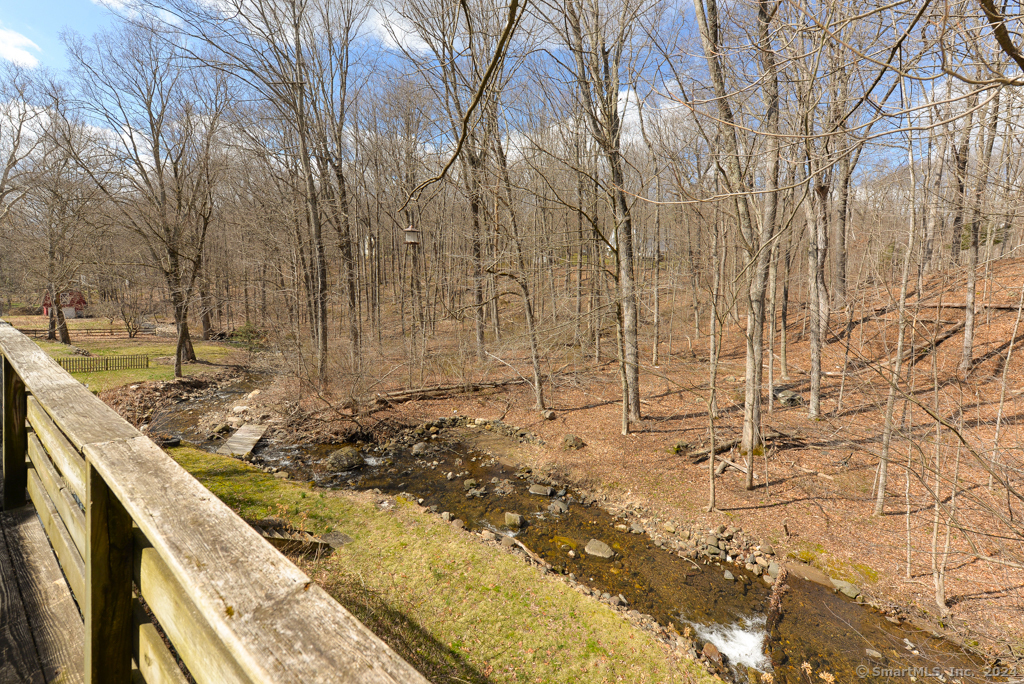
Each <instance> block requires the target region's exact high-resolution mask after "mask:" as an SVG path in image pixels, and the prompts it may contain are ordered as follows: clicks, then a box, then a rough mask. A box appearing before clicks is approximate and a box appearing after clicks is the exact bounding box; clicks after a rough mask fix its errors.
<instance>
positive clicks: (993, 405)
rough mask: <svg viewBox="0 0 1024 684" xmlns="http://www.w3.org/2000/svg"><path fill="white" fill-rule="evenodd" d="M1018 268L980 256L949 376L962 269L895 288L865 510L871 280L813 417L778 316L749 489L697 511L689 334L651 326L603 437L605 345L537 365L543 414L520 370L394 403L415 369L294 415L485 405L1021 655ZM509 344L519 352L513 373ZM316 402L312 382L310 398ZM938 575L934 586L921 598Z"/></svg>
mask: <svg viewBox="0 0 1024 684" xmlns="http://www.w3.org/2000/svg"><path fill="white" fill-rule="evenodd" d="M1022 282H1024V260H1020V259H1014V260H1003V261H1000V262H998V263H996V264H993V265H992V269H991V273H990V277H989V278H988V279H987V280H986V285H985V291H984V293H983V294H984V296H983V297H979V300H983V302H984V306H983V307H982V308H980V309H979V312H978V318H979V325H978V329H977V333H976V338H975V346H974V349H975V363H974V366H973V367H972V370H971V371H970V372H969V373H966V374H964V373H962V372H961V371H960V370H959V368H958V367H959V363H960V358H961V352H962V342H963V333H962V324H963V319H964V308H963V306H964V305H963V294H962V293H963V285H964V284H963V282H962V280H958V279H957V278H955V277H953V276H951V275H947V274H936V275H931V276H928V277H926V278H924V279H923V285H924V288H925V289H924V293H925V296H924V297H921V298H918V297H917V296H916V294H914V295H913V296H911V297H910V298H908V303H907V314H908V315H907V324H906V325H907V328H906V329H907V332H908V335H907V340H908V341H907V344H906V348H905V351H904V354H905V358H906V359H907V363H908V364H910V366H911V368H912V371H911V372H910V373H909V374H908V375H907V376H906V377H905V378H904V379H903V380H902V381H901V384H900V386H899V388H898V392H897V397H896V401H895V414H896V418H895V426H894V430H893V435H892V438H891V442H890V452H889V459H890V462H891V465H890V468H891V470H890V473H889V482H888V486H887V491H888V496H887V499H886V504H885V513H884V515H883V516H880V517H879V516H873V515H872V511H873V508H874V504H875V500H876V485H875V483H876V478H877V470H878V464H879V457H880V454H881V451H882V443H883V434H884V419H883V416H884V412H885V406H886V397H887V393H888V389H889V377H890V376H889V370H888V369H889V368H890V367H891V366H892V361H893V358H894V355H895V348H896V342H897V336H896V328H897V312H896V306H895V302H894V301H893V293H892V292H890V291H887V290H886V289H885V288H872V289H870V290H868V289H865V290H864V291H863V292H862V293H861V296H860V300H861V301H860V305H859V308H858V309H854V310H852V312H851V314H849V315H848V316H834V318H833V320H832V325H831V326H830V330H831V331H832V332H831V334H830V336H829V338H828V344H826V345H825V347H824V350H823V361H822V366H823V368H824V369H826V373H825V377H824V378H823V383H822V409H821V415H820V416H819V417H818V418H814V419H812V418H809V417H808V409H807V406H806V398H807V393H808V385H809V378H808V373H807V366H808V356H809V349H808V346H809V343H808V339H807V335H806V334H805V333H803V332H802V330H803V329H804V327H805V321H804V318H805V316H804V314H803V313H800V314H796V315H793V314H791V316H793V317H792V319H791V321H790V326H789V331H788V337H789V342H788V350H787V351H788V366H789V368H788V370H789V374H788V376H782V374H781V371H780V370H779V368H778V358H777V357H776V368H775V374H774V378H775V382H776V383H777V384H776V387H777V388H784V389H786V390H790V391H792V392H795V393H796V394H797V395H798V397H799V399H798V400H796V401H791V402H790V405H787V406H783V405H781V404H780V403H778V402H775V403H774V405H773V407H772V409H771V412H770V413H767V415H766V416H765V420H764V431H765V433H766V434H769V435H774V436H769V438H768V439H767V443H768V449H767V450H766V453H765V454H764V456H763V457H761V456H758V458H757V459H755V461H754V469H755V477H754V480H755V487H754V489H753V490H750V491H747V490H746V489H745V487H744V476H743V474H742V473H740V472H739V471H738V470H736V469H734V468H732V467H730V468H728V469H727V470H725V472H724V474H721V475H719V476H718V477H717V480H716V485H717V487H716V488H717V499H716V504H717V509H718V510H717V511H716V512H715V513H711V514H709V513H707V512H706V506H707V501H708V477H709V475H708V469H709V468H708V466H709V463H708V461H707V460H703V461H701V462H697V458H696V457H694V456H691V455H690V454H693V453H695V452H701V451H706V449H707V447H708V444H709V427H708V413H707V410H708V405H707V397H708V372H709V371H708V356H707V349H708V340H707V338H706V337H702V338H697V339H694V338H690V339H686V338H684V339H683V340H681V341H680V340H678V339H677V340H676V341H674V342H673V344H672V345H671V346H670V345H669V344H668V343H666V342H663V343H662V346H661V354H660V365H659V366H658V367H652V366H648V365H645V367H644V368H643V371H642V373H641V379H642V391H641V403H642V406H643V418H642V420H641V421H639V422H636V423H634V424H633V426H632V430H631V432H630V434H628V435H622V434H620V426H621V415H622V404H621V379H620V376H619V371H618V367H617V364H616V363H614V359H610V358H607V357H602V360H601V362H600V363H593V361H592V360H580V361H579V362H578V363H577V364H574V365H573V366H571V367H570V366H569V365H568V364H557V365H555V364H554V363H552V364H551V366H553V367H552V368H551V371H552V375H551V376H550V377H545V393H546V405H547V406H548V407H549V408H550V409H551V410H552V411H553V412H554V417H553V419H551V420H548V419H545V417H544V416H542V415H541V414H540V413H539V412H538V411H537V410H536V409H535V407H534V405H533V402H534V395H533V392H532V390H531V388H530V387H529V385H528V384H525V383H519V384H513V385H508V386H504V387H499V388H497V389H486V390H481V391H477V392H470V393H460V392H459V391H458V389H455V390H452V389H449V390H448V391H447V392H443V393H441V396H437V395H436V393H432V394H423V396H421V397H417V398H416V399H415V400H414V401H406V400H405V399H407V398H408V394H409V393H408V389H409V388H410V387H414V386H418V385H419V383H418V382H417V378H412V380H413V382H412V383H411V385H410V383H409V382H408V381H409V380H410V379H409V378H408V377H405V378H398V377H395V375H392V376H391V377H390V378H385V379H383V380H382V382H380V383H379V384H378V385H376V386H375V387H374V391H373V392H372V393H371V394H372V395H373V396H376V397H378V398H379V397H382V396H387V395H388V393H389V391H390V392H397V391H400V393H398V394H396V395H394V396H398V397H400V398H401V401H400V402H399V401H395V402H394V403H386V404H383V405H379V404H375V403H373V402H364V404H363V405H362V409H361V410H362V416H360V415H359V412H360V409H359V408H353V406H352V405H351V404H349V405H348V408H345V409H343V410H342V414H343V418H342V419H341V420H338V414H337V413H333V414H331V413H327V414H326V415H333V416H334V418H332V419H326V420H323V421H321V420H315V421H310V422H307V423H306V424H305V425H306V427H307V428H308V429H310V430H311V432H310V434H319V435H320V436H324V435H325V434H328V433H330V432H331V431H332V430H334V431H337V432H338V433H342V432H344V431H345V430H347V429H351V428H352V426H353V424H354V423H353V422H352V421H355V422H356V423H359V424H360V425H362V426H363V427H364V428H368V427H370V426H373V425H379V426H380V427H379V428H378V429H380V430H381V432H382V433H386V430H387V428H386V426H387V425H395V424H399V425H401V424H413V423H420V422H425V421H429V420H433V419H435V418H437V417H438V416H444V415H452V414H453V413H458V414H460V415H469V416H478V417H483V418H486V419H497V418H501V419H502V420H504V421H505V422H506V423H511V424H514V425H520V426H523V427H525V428H528V429H529V430H531V431H534V432H535V433H537V434H538V435H540V436H541V437H542V438H543V439H544V440H545V441H546V443H547V446H545V447H534V448H533V449H532V451H530V452H529V453H530V455H529V456H524V458H525V459H526V461H527V463H526V464H527V465H530V466H532V467H535V468H539V469H542V470H544V469H550V470H551V471H552V472H554V473H558V475H559V476H560V477H563V478H565V479H567V480H570V481H575V482H577V483H580V484H582V485H585V486H588V487H590V488H592V489H594V490H595V491H598V492H601V493H602V495H603V497H604V498H605V501H606V502H608V504H610V505H614V506H616V507H623V508H625V509H629V510H634V511H635V512H636V515H637V516H639V517H642V518H645V519H648V520H660V521H664V522H673V523H675V524H676V525H677V526H679V527H680V528H681V527H684V526H686V525H690V524H693V523H695V522H696V523H699V524H700V525H702V526H704V527H706V528H708V529H711V528H713V527H715V526H717V525H718V524H723V523H724V524H730V525H738V526H742V527H743V528H744V529H747V530H750V531H752V532H753V533H754V534H755V535H758V536H760V537H761V538H763V539H768V540H770V541H771V542H772V543H773V544H774V545H775V548H776V550H777V551H778V552H779V553H781V554H791V555H793V556H795V557H797V558H800V559H802V560H806V561H809V562H812V563H814V564H816V565H818V566H819V567H821V568H823V569H825V570H827V571H830V572H831V573H832V574H833V576H841V577H848V578H850V579H851V580H853V581H855V582H856V583H858V584H859V585H861V586H862V587H863V589H864V591H865V592H866V594H867V595H868V596H869V597H870V598H871V599H872V600H873V601H875V602H877V603H879V604H880V605H882V606H889V607H890V612H891V614H892V615H894V616H901V617H904V618H910V619H914V620H915V621H918V622H922V623H924V624H929V625H931V627H932V628H934V629H937V630H939V631H946V632H948V633H950V634H951V635H952V636H954V637H956V638H959V639H960V640H962V641H964V642H973V641H981V642H982V643H984V644H986V645H988V646H991V647H992V648H995V649H996V650H997V652H999V653H1002V654H1004V655H1008V654H1012V653H1014V652H1018V649H1019V648H1020V646H1021V643H1022V639H1024V632H1022V631H1021V625H1022V624H1024V594H1022V591H1021V585H1020V581H1019V576H1020V572H1021V569H1022V563H1024V534H1022V532H1024V528H1022V522H1021V516H1022V515H1024V501H1022V500H1021V497H1020V486H1021V484H1020V483H1021V466H1022V463H1024V454H1022V449H1021V447H1022V445H1024V432H1022V423H1021V416H1022V415H1024V413H1022V411H1024V399H1022V396H1024V354H1021V353H1020V351H1019V350H1016V347H1018V346H1019V345H1020V342H1021V340H1020V337H1021V336H1022V335H1024V329H1017V323H1018V315H1019V308H1018V307H1019V303H1020V296H1021V283H1022ZM668 313H671V310H669V312H668ZM848 320H849V321H851V322H848ZM847 330H848V331H849V332H848V333H847ZM911 330H913V331H915V333H914V334H913V335H910V334H909V332H910V331H911ZM950 333H951V334H950ZM723 338H724V341H723V349H722V354H721V359H720V362H719V363H720V365H719V375H718V383H717V385H718V387H717V389H718V397H719V399H718V407H719V414H718V417H717V420H716V422H715V427H716V436H717V440H718V442H719V443H720V444H721V443H723V442H725V443H726V444H727V445H730V444H731V445H732V446H731V447H730V448H729V449H728V450H727V451H726V452H724V453H722V454H721V456H722V457H724V458H725V459H727V460H728V461H731V462H732V463H736V464H739V465H743V459H742V457H741V456H740V454H738V453H737V451H736V444H735V442H736V441H738V440H737V438H738V437H739V436H740V432H741V429H742V406H743V378H742V372H743V354H744V335H743V331H742V329H741V328H739V327H738V326H737V325H736V324H735V323H731V324H727V325H726V327H725V331H724V335H723ZM1011 342H1012V343H1013V346H1012V347H1011ZM443 346H444V345H443V344H442V343H440V342H438V344H437V345H436V346H434V347H433V350H432V355H433V356H435V357H439V356H444V351H443ZM933 348H934V349H937V352H936V353H932V349H933ZM449 353H454V350H449ZM522 354H523V350H520V359H519V365H520V368H521V370H522V372H523V373H526V372H527V370H526V369H527V367H528V362H527V360H526V359H525V358H523V357H522ZM1008 356H1009V363H1007V357H1008ZM509 358H511V354H510V357H509ZM844 368H845V369H846V372H845V373H843V369H844ZM396 375H397V374H396ZM766 377H767V373H766ZM435 379H436V378H435ZM449 379H458V380H462V381H464V382H467V381H470V380H475V381H484V380H492V381H494V380H502V379H504V380H512V379H518V378H517V377H516V373H515V372H514V370H510V369H509V367H508V366H506V365H503V364H501V363H497V362H495V363H493V364H492V365H491V367H490V370H489V372H487V371H480V372H478V373H472V374H465V373H464V372H463V373H457V374H453V375H452V376H450V377H449ZM427 384H429V383H427ZM430 386H433V385H430ZM299 391H300V390H298V388H297V380H295V379H294V378H292V379H288V378H282V379H281V380H280V381H279V382H278V384H277V385H276V392H270V393H268V394H267V395H265V397H264V401H265V402H266V405H267V406H272V405H273V404H274V402H278V401H282V400H283V399H284V398H286V397H294V396H295V394H296V393H297V392H299ZM411 394H413V395H415V394H416V393H415V392H414V393H411ZM368 396H370V395H368ZM319 401H320V400H319V399H318V398H317V397H315V396H314V397H310V399H309V402H310V404H309V405H310V406H317V405H320V403H319ZM339 403H340V402H339ZM356 406H357V407H358V406H359V404H358V402H357V403H356ZM766 410H767V409H766ZM320 415H321V417H322V416H324V415H325V414H324V412H321V413H320ZM936 418H938V420H936ZM567 434H573V435H577V436H579V437H580V438H581V439H582V440H583V441H584V442H585V444H586V446H585V447H584V448H582V449H579V450H576V449H567V448H563V447H562V444H563V438H564V437H565V436H566V435H567ZM997 434H998V438H997ZM936 435H938V439H937V438H936ZM766 468H767V473H768V476H767V479H768V485H767V487H766V486H765V485H764V478H765V475H764V474H765V469H766ZM990 473H991V475H992V478H993V480H994V482H993V483H992V484H991V485H990V479H989V478H990ZM937 503H938V508H937V507H936V504H937ZM936 576H939V577H941V581H940V582H936ZM937 586H938V587H939V588H940V590H941V591H942V592H943V595H942V596H940V597H939V598H938V599H937ZM943 599H944V600H943ZM939 601H942V602H943V604H944V605H943V606H942V607H941V608H940V605H939Z"/></svg>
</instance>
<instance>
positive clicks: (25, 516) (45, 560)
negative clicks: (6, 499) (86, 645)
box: [0, 506, 84, 684]
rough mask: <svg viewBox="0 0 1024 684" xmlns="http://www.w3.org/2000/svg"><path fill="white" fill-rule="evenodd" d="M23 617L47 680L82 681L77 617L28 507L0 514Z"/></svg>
mask: <svg viewBox="0 0 1024 684" xmlns="http://www.w3.org/2000/svg"><path fill="white" fill-rule="evenodd" d="M0 525H3V527H4V528H5V535H6V536H7V540H8V550H9V552H10V555H11V557H12V560H13V562H14V567H15V568H16V572H17V575H18V582H19V586H20V587H21V595H22V600H23V601H24V604H25V613H26V615H27V616H28V622H29V626H30V628H31V630H32V635H33V637H34V640H35V644H36V653H37V654H38V657H39V662H40V665H41V667H42V670H43V675H44V677H45V680H46V681H47V682H61V683H62V684H63V683H65V682H67V683H69V684H78V683H79V682H82V681H83V677H82V663H83V662H84V661H83V650H82V618H81V616H80V615H79V613H78V608H77V607H76V606H75V602H74V599H72V597H71V592H70V591H69V590H68V585H67V582H65V581H64V578H63V577H62V576H61V571H60V567H59V566H58V565H57V559H56V558H55V557H54V555H53V551H51V550H50V544H49V542H48V541H47V539H46V534H45V533H44V532H43V528H42V526H41V525H40V523H39V519H38V518H37V517H36V513H35V511H34V510H33V509H32V507H31V506H25V507H24V508H20V509H18V510H16V511H5V512H4V513H0Z"/></svg>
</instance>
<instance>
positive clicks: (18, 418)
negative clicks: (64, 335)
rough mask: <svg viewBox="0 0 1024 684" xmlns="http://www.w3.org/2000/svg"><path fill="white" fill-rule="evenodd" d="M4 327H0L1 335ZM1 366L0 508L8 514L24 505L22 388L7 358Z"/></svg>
mask: <svg viewBox="0 0 1024 684" xmlns="http://www.w3.org/2000/svg"><path fill="white" fill-rule="evenodd" d="M7 328H8V326H2V325H0V335H2V334H3V333H4V332H5V330H6V329H7ZM30 344H31V343H30ZM37 349H38V348H37ZM0 365H2V366H3V383H2V384H3V392H2V394H0V398H2V403H3V416H2V419H3V430H2V432H3V459H2V461H3V478H2V480H3V481H2V484H3V492H2V493H3V509H4V510H7V511H10V510H14V509H15V508H20V507H21V506H24V505H25V486H26V480H25V478H26V477H27V476H28V472H27V470H26V467H25V456H26V455H27V453H26V452H27V451H28V443H27V442H26V437H25V435H26V431H25V386H24V384H23V383H22V380H21V378H19V377H18V374H17V369H16V368H14V366H13V365H12V364H11V363H10V362H9V361H8V359H7V357H6V356H5V357H4V359H3V362H2V363H0Z"/></svg>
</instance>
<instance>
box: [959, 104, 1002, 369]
mask: <svg viewBox="0 0 1024 684" xmlns="http://www.w3.org/2000/svg"><path fill="white" fill-rule="evenodd" d="M998 124H999V91H998V90H997V91H996V93H995V95H993V96H992V101H991V102H990V103H989V112H988V121H987V125H986V129H987V130H986V131H985V137H984V143H983V148H982V151H981V159H980V160H979V164H978V179H977V184H976V185H975V190H974V206H973V208H972V210H971V245H970V251H969V252H968V254H967V293H966V295H967V296H966V302H965V306H964V342H963V353H962V355H961V358H960V371H961V372H963V373H966V372H967V371H969V370H970V369H971V367H972V365H973V363H974V318H975V314H974V305H975V301H976V298H977V290H978V240H979V232H980V225H979V224H980V222H981V203H982V197H983V196H984V194H985V189H986V187H985V186H986V185H988V176H989V167H990V166H991V164H992V147H993V144H994V143H995V139H996V128H997V126H998ZM987 230H989V231H991V230H992V226H987Z"/></svg>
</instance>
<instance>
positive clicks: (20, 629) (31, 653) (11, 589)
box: [0, 513, 46, 684]
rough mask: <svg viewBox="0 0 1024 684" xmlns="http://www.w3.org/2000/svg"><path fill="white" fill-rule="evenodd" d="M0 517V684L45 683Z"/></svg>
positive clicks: (4, 524) (3, 522) (0, 515)
mask: <svg viewBox="0 0 1024 684" xmlns="http://www.w3.org/2000/svg"><path fill="white" fill-rule="evenodd" d="M2 516H3V513H0V682H10V683H11V684H22V683H23V682H32V683H33V684H35V683H36V682H45V681H46V680H45V679H43V671H42V669H41V668H40V666H39V659H38V657H36V647H35V644H34V643H33V642H32V634H31V632H29V628H28V618H27V617H26V616H25V606H24V604H23V603H22V601H21V590H20V589H19V588H18V581H17V579H16V578H15V576H14V574H15V567H14V561H13V560H11V554H10V553H9V552H8V551H7V540H6V537H7V534H6V530H5V527H6V521H5V519H4V518H3V517H2Z"/></svg>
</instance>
